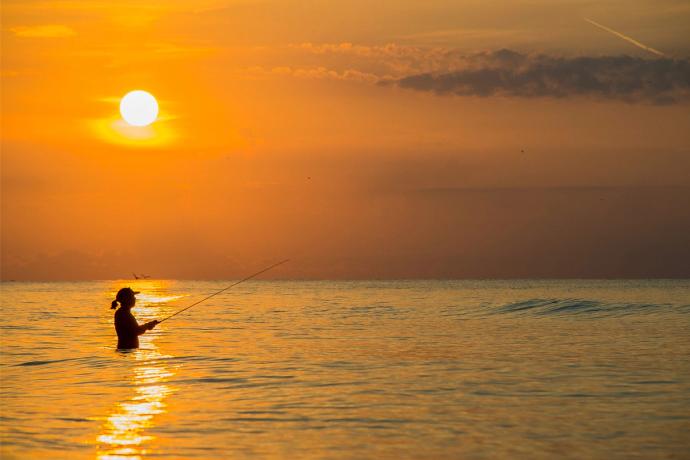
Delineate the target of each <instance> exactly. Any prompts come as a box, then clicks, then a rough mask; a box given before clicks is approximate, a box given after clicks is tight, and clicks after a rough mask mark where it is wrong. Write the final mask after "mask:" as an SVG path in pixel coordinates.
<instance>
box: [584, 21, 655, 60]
mask: <svg viewBox="0 0 690 460" xmlns="http://www.w3.org/2000/svg"><path fill="white" fill-rule="evenodd" d="M583 19H584V20H585V21H587V22H589V23H590V24H592V25H593V26H596V27H598V28H600V29H602V30H605V31H606V32H609V33H612V34H613V35H615V36H616V37H619V38H622V39H623V40H625V41H626V42H628V43H632V44H633V45H635V46H637V47H638V48H640V49H643V50H645V51H649V52H650V53H653V54H656V55H657V56H661V57H668V56H667V55H666V54H664V53H662V52H661V51H659V50H656V49H654V48H652V47H651V46H647V45H645V44H644V43H640V42H638V41H637V40H635V39H634V38H631V37H628V36H627V35H623V34H622V33H620V32H617V31H615V30H613V29H611V28H609V27H606V26H605V25H602V24H599V23H598V22H596V21H592V20H591V19H588V18H583Z"/></svg>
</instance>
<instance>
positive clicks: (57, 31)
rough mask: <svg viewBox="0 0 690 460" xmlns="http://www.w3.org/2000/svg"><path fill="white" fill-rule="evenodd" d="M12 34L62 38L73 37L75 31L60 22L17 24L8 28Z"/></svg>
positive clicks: (75, 33)
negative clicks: (36, 24) (38, 24)
mask: <svg viewBox="0 0 690 460" xmlns="http://www.w3.org/2000/svg"><path fill="white" fill-rule="evenodd" d="M10 31H12V33H14V35H16V36H17V37H23V38H63V37H73V36H75V35H77V32H76V31H75V30H74V29H72V28H71V27H68V26H65V25H62V24H45V25H40V26H17V27H12V28H11V29H10Z"/></svg>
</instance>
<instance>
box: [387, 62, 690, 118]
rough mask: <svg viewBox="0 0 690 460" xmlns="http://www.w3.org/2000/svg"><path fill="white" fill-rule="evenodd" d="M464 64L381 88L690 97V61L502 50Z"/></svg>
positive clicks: (658, 100) (654, 99)
mask: <svg viewBox="0 0 690 460" xmlns="http://www.w3.org/2000/svg"><path fill="white" fill-rule="evenodd" d="M464 61H465V64H464V66H463V67H462V68H459V69H454V70H451V71H446V72H426V73H418V74H413V75H409V76H406V77H403V78H399V79H397V80H392V81H382V82H381V83H380V84H382V85H390V84H395V85H397V86H400V87H402V88H408V89H414V90H417V91H429V92H434V93H436V94H439V95H459V96H480V97H488V96H506V97H524V98H536V97H552V98H563V97H573V96H587V97H594V98H599V99H614V100H623V101H627V102H647V103H653V104H672V103H678V102H680V101H687V100H688V99H690V97H689V96H690V61H688V60H684V59H669V58H661V59H641V58H634V57H630V56H601V57H588V56H584V57H571V58H569V57H554V56H547V55H541V54H540V55H530V54H521V53H518V52H515V51H511V50H505V49H504V50H499V51H494V52H485V53H478V54H474V55H469V56H467V57H465V60H464Z"/></svg>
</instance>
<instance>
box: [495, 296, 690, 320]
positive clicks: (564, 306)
mask: <svg viewBox="0 0 690 460" xmlns="http://www.w3.org/2000/svg"><path fill="white" fill-rule="evenodd" d="M659 312H667V313H668V312H672V313H690V305H681V306H678V305H672V304H650V303H613V302H602V301H597V300H585V299H530V300H525V301H521V302H514V303H509V304H506V305H502V306H500V307H497V308H495V309H494V310H493V311H492V313H493V314H514V315H535V316H566V315H577V316H626V315H639V314H649V313H659Z"/></svg>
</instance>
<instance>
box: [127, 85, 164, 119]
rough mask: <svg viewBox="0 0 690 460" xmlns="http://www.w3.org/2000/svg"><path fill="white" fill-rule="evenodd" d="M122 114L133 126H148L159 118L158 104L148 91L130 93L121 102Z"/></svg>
mask: <svg viewBox="0 0 690 460" xmlns="http://www.w3.org/2000/svg"><path fill="white" fill-rule="evenodd" d="M120 114H121V115H122V118H123V119H124V120H125V121H126V122H127V123H128V124H130V125H132V126H147V125H150V124H151V123H153V122H154V121H156V118H158V102H157V101H156V98H155V97H153V95H151V93H148V92H146V91H142V90H140V89H138V90H135V91H130V92H129V93H127V94H125V96H124V97H123V98H122V100H121V101H120Z"/></svg>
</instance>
